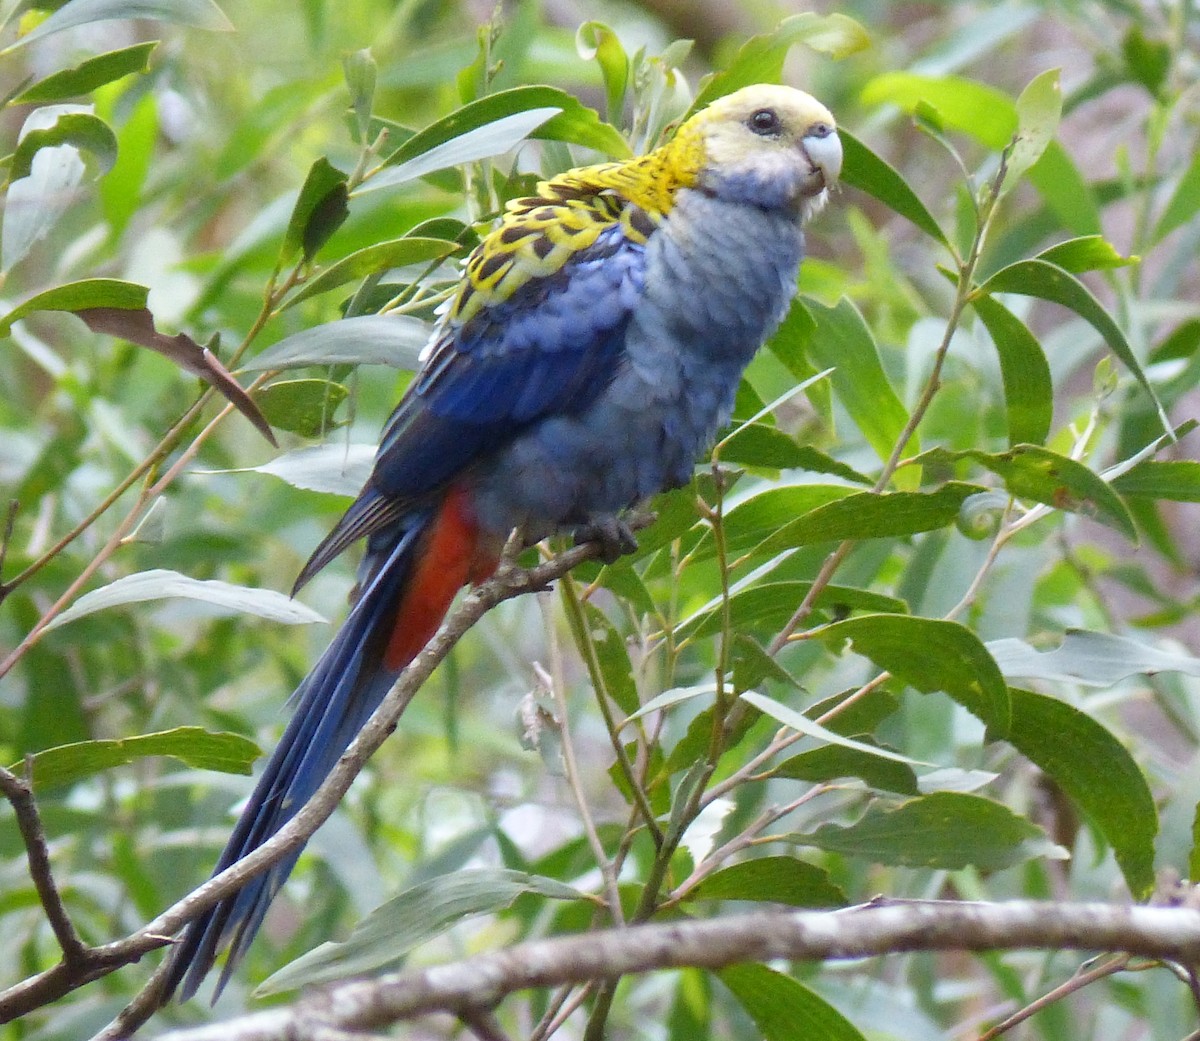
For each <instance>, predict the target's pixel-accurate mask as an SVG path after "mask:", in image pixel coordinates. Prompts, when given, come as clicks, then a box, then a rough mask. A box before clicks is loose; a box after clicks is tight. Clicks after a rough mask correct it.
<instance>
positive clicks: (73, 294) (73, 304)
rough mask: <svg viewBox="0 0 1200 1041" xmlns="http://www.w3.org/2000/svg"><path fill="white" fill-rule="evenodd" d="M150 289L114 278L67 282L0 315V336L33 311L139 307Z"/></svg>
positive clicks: (144, 303)
mask: <svg viewBox="0 0 1200 1041" xmlns="http://www.w3.org/2000/svg"><path fill="white" fill-rule="evenodd" d="M149 295H150V290H149V289H147V288H146V287H145V286H139V285H138V284H137V283H135V282H123V281H121V280H120V279H116V278H87V279H84V280H83V281H81V282H68V283H67V284H66V285H62V286H55V287H54V288H53V289H47V290H45V292H42V293H38V294H37V295H36V296H31V297H30V298H29V299H28V300H26V301H24V302H23V303H21V304H18V305H17V306H16V307H14V308H13V309H12V310H11V311H9V312H8V314H6V315H5V316H4V317H3V318H0V336H7V335H8V331H9V329H11V328H12V325H13V322H19V321H20V320H21V319H22V318H25V317H27V316H29V315H31V314H33V313H35V312H36V311H85V310H89V309H91V308H93V307H113V308H120V309H124V310H130V311H135V310H140V309H141V308H144V307H145V306H146V300H147V298H148V297H149Z"/></svg>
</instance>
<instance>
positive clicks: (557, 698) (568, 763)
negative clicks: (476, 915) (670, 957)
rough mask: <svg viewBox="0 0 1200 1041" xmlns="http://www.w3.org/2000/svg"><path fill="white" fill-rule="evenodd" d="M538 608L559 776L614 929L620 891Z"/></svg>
mask: <svg viewBox="0 0 1200 1041" xmlns="http://www.w3.org/2000/svg"><path fill="white" fill-rule="evenodd" d="M538 605H539V606H540V607H541V609H542V615H543V618H544V619H545V621H546V629H547V632H548V633H549V642H550V672H549V674H547V675H545V676H544V677H543V678H544V680H545V681H546V684H547V686H548V687H549V688H550V693H551V695H552V696H553V698H554V704H555V705H556V706H557V708H558V729H559V733H560V734H561V735H562V761H563V773H564V774H565V775H566V780H567V787H568V788H570V789H571V794H572V796H574V798H575V806H576V807H577V808H578V810H579V819H580V820H581V821H582V822H583V833H584V835H586V836H587V840H588V845H589V846H591V848H592V856H594V857H595V858H596V864H597V866H598V867H599V868H600V876H601V878H602V879H603V881H604V895H605V900H606V901H607V903H608V913H609V915H610V917H611V919H612V922H613V924H614V925H624V924H625V914H624V912H623V911H622V910H621V891H620V889H618V888H617V875H616V872H615V871H613V866H612V861H611V860H610V859H609V856H608V853H607V852H606V851H605V849H604V843H603V842H601V841H600V833H599V832H598V831H597V830H596V822H595V820H594V819H593V818H592V811H591V808H590V807H589V806H588V801H587V795H586V794H585V793H584V790H583V784H582V783H581V782H580V780H579V764H578V762H577V761H576V759H575V740H574V738H573V737H572V735H571V720H570V712H569V710H568V708H567V691H566V681H565V679H564V677H563V658H562V647H561V646H560V645H559V642H558V635H557V634H556V633H555V632H554V628H553V624H552V618H551V617H550V605H549V602H548V600H547V598H546V597H544V596H540V595H539V596H538Z"/></svg>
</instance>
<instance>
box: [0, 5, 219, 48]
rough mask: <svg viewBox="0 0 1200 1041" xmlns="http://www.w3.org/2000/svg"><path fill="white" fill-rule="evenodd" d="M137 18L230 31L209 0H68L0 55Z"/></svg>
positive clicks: (217, 30) (212, 30) (214, 30)
mask: <svg viewBox="0 0 1200 1041" xmlns="http://www.w3.org/2000/svg"><path fill="white" fill-rule="evenodd" d="M140 18H147V19H151V20H153V21H158V22H173V23H175V24H176V25H190V26H193V27H194V28H197V29H208V30H209V31H211V32H232V31H233V25H232V24H231V23H230V21H229V19H228V18H226V17H225V15H224V14H223V13H222V11H221V9H220V8H219V7H218V6H217V5H216V4H215V3H213V2H212V0H71V2H70V3H69V4H63V5H62V6H61V7H59V9H58V10H57V11H55V12H54V13H53V14H52V15H51V16H50V17H49V18H47V19H46V20H45V21H44V22H42V24H41V25H39V26H38V27H37V28H36V29H34V30H33V31H32V32H29V33H26V34H25V35H24V36H22V37H19V38H18V39H17V40H16V41H15V42H13V43H11V44H9V45H8V47H6V48H5V49H4V50H3V51H0V53H2V54H7V53H9V52H10V51H14V50H16V49H17V48H18V47H23V46H25V45H26V44H28V43H32V42H33V41H34V40H41V39H44V38H45V37H47V36H49V35H51V34H52V33H58V32H62V31H63V30H64V29H74V28H75V27H76V26H80V25H91V24H92V23H94V22H111V21H120V20H132V19H140Z"/></svg>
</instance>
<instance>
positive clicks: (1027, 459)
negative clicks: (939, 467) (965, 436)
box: [915, 445, 1137, 540]
mask: <svg viewBox="0 0 1200 1041" xmlns="http://www.w3.org/2000/svg"><path fill="white" fill-rule="evenodd" d="M958 459H971V460H974V461H975V462H977V463H980V464H981V465H982V466H984V467H986V468H987V469H988V470H991V471H992V473H994V474H996V475H997V476H998V477H1000V478H1001V479H1002V480H1003V481H1004V486H1005V488H1007V489H1008V491H1009V492H1010V493H1011V494H1012V495H1014V496H1015V497H1017V498H1019V499H1032V500H1033V501H1034V502H1041V503H1045V504H1046V505H1047V506H1053V507H1054V508H1055V509H1060V510H1069V511H1070V512H1072V513H1080V514H1083V515H1084V516H1086V517H1094V518H1095V519H1096V520H1099V521H1102V522H1103V523H1105V524H1107V525H1108V526H1109V527H1111V528H1115V529H1116V530H1117V531H1119V532H1121V533H1122V534H1123V535H1124V536H1125V537H1126V538H1129V539H1133V540H1136V539H1137V530H1136V528H1135V527H1134V524H1133V518H1132V517H1131V516H1130V515H1129V509H1128V508H1127V507H1126V505H1125V504H1124V503H1123V502H1122V501H1121V497H1120V496H1119V495H1117V493H1116V492H1114V491H1113V489H1112V488H1111V487H1110V486H1109V484H1108V482H1107V481H1105V480H1104V478H1103V477H1101V476H1100V475H1099V474H1096V473H1093V472H1092V471H1091V470H1089V469H1088V468H1087V467H1086V466H1084V465H1083V463H1080V462H1077V461H1076V460H1074V459H1071V458H1069V457H1068V456H1065V455H1059V454H1058V453H1057V452H1052V451H1051V450H1050V449H1048V448H1043V447H1042V446H1041V445H1017V446H1015V447H1014V448H1010V449H1009V450H1008V451H1007V452H999V453H991V452H947V451H945V450H944V449H941V448H933V449H930V450H929V451H928V452H925V453H923V454H922V455H920V456H918V457H917V459H916V460H915V461H917V462H932V461H937V462H939V463H941V464H943V465H945V464H948V463H950V462H952V461H954V460H958Z"/></svg>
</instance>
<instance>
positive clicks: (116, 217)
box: [100, 91, 159, 242]
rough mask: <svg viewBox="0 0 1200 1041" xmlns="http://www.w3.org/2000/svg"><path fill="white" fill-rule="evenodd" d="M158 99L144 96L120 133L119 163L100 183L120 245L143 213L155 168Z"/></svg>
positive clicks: (111, 229) (111, 230)
mask: <svg viewBox="0 0 1200 1041" xmlns="http://www.w3.org/2000/svg"><path fill="white" fill-rule="evenodd" d="M158 130H159V122H158V98H157V97H156V95H155V94H154V93H153V92H149V91H148V92H147V93H145V94H143V95H142V96H141V97H140V98H138V100H137V101H136V102H135V103H134V104H133V106H132V108H130V109H129V111H128V114H127V115H126V118H125V122H124V123H123V124H122V125H121V127H120V128H119V129H118V131H117V161H116V162H115V163H114V164H113V167H112V169H111V170H109V171H108V173H107V174H106V175H105V177H104V179H103V180H102V181H101V182H100V203H101V206H102V207H103V208H104V217H105V219H106V220H107V221H108V224H109V235H110V241H113V242H116V241H117V240H119V239H120V237H121V234H122V233H123V232H124V231H125V229H126V228H127V227H128V226H129V222H130V221H131V220H132V219H133V217H134V214H136V213H138V212H139V207H140V206H141V203H142V195H143V191H144V189H145V185H146V179H147V177H148V176H149V174H150V171H151V169H152V168H153V166H154V154H155V147H156V146H157V144H158Z"/></svg>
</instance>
